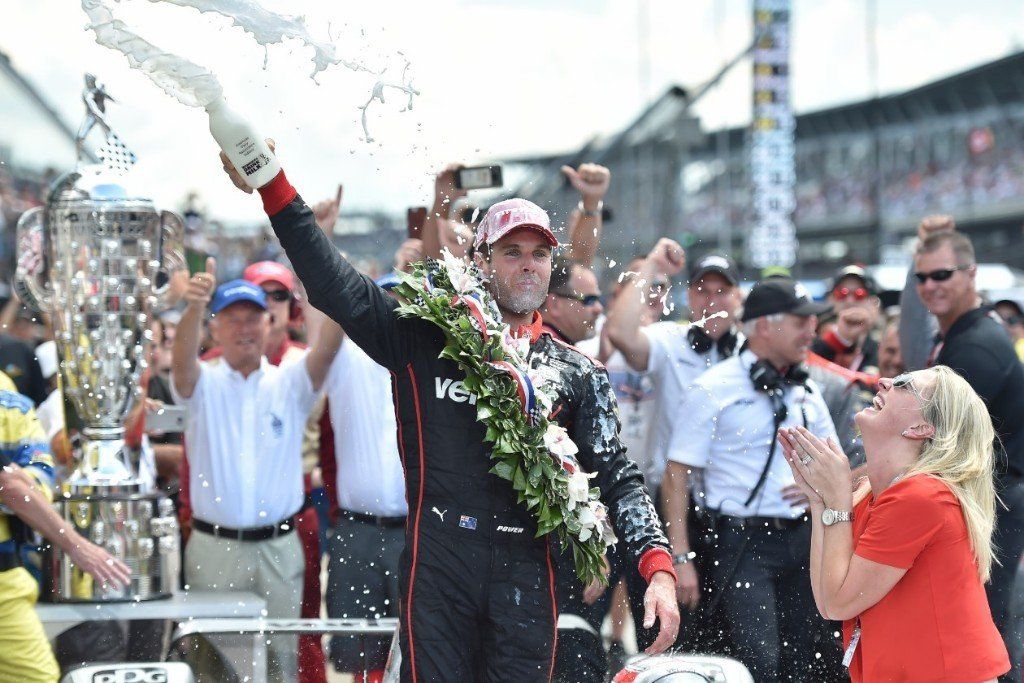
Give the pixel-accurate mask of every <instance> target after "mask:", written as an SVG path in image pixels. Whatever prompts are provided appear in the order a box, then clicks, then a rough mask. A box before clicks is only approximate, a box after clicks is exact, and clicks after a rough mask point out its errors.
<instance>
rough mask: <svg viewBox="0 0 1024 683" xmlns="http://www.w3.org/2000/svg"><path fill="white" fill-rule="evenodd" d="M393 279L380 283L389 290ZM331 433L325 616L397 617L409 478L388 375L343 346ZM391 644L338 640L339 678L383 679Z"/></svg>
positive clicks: (334, 644)
mask: <svg viewBox="0 0 1024 683" xmlns="http://www.w3.org/2000/svg"><path fill="white" fill-rule="evenodd" d="M398 282H399V278H398V277H397V276H396V275H395V274H393V273H389V274H388V275H385V276H384V277H382V278H380V279H379V280H377V284H378V285H379V286H380V287H381V288H383V289H385V290H390V289H391V288H392V287H394V286H395V285H397V284H398ZM324 391H325V392H326V394H327V405H328V407H329V409H330V415H331V426H332V427H333V432H334V457H335V462H336V463H337V483H336V488H335V489H334V490H335V492H336V495H337V501H336V502H337V506H338V517H337V518H336V519H335V520H334V535H333V536H332V537H331V539H330V540H329V541H328V542H327V549H328V550H327V551H328V553H329V554H330V558H331V559H330V564H329V565H328V573H327V595H326V599H325V603H326V605H327V615H328V616H329V617H331V618H333V619H359V618H374V617H376V618H380V617H397V616H398V604H399V599H400V596H399V594H398V573H399V562H398V560H399V557H400V556H401V554H402V548H403V547H404V546H405V518H406V515H407V513H408V509H409V508H408V505H407V503H406V500H405V478H404V473H403V472H402V461H401V458H400V456H399V454H398V435H397V426H396V422H395V404H394V399H393V397H392V394H391V373H390V372H388V371H387V370H386V369H384V368H382V367H381V366H380V365H377V363H375V362H374V361H373V360H372V359H371V358H370V357H369V356H368V355H366V352H365V351H363V350H362V349H361V348H359V347H358V346H356V344H354V343H353V342H352V341H351V340H345V341H344V342H343V343H342V345H341V350H340V351H338V355H337V356H336V357H335V359H334V363H333V364H332V365H331V370H330V372H329V373H328V375H327V381H326V382H325V384H324ZM390 642H391V637H390V636H389V637H387V638H384V639H380V640H375V639H373V638H359V639H356V638H351V637H340V636H337V637H334V638H332V639H331V648H330V653H331V660H332V661H333V663H334V668H335V669H336V670H337V671H345V672H359V673H356V679H357V680H362V678H360V676H361V672H363V671H367V672H369V676H368V677H367V680H368V681H374V680H380V677H382V676H383V670H384V666H385V664H386V662H387V655H388V646H389V644H390Z"/></svg>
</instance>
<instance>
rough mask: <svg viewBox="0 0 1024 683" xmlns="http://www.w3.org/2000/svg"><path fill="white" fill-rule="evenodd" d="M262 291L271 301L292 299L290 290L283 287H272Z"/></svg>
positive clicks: (279, 301) (280, 301) (282, 301)
mask: <svg viewBox="0 0 1024 683" xmlns="http://www.w3.org/2000/svg"><path fill="white" fill-rule="evenodd" d="M263 293H264V294H266V295H267V298H268V299H270V300H271V301H276V302H278V303H284V302H285V301H291V300H292V294H291V292H289V291H288V290H285V289H272V290H270V291H269V292H267V291H264V292H263Z"/></svg>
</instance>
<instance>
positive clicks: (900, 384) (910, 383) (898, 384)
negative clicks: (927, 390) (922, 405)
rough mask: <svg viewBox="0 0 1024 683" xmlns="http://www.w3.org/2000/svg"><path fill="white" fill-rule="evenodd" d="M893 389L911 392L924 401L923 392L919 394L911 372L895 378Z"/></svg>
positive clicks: (893, 379)
mask: <svg viewBox="0 0 1024 683" xmlns="http://www.w3.org/2000/svg"><path fill="white" fill-rule="evenodd" d="M892 388H893V389H902V390H904V391H909V392H910V393H912V394H913V395H914V396H917V398H919V399H920V400H922V401H923V400H924V396H922V395H921V392H919V391H918V390H917V387H915V386H914V376H913V375H912V374H910V373H909V372H905V373H903V374H902V375H896V376H895V377H893V378H892Z"/></svg>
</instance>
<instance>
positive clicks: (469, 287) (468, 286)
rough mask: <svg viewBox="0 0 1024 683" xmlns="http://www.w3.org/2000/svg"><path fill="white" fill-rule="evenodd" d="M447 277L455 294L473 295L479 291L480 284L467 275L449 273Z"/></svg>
mask: <svg viewBox="0 0 1024 683" xmlns="http://www.w3.org/2000/svg"><path fill="white" fill-rule="evenodd" d="M448 277H449V278H450V279H451V281H452V287H453V288H454V289H455V293H456V294H474V293H476V292H479V291H480V283H479V282H477V280H476V278H475V277H473V276H472V275H470V274H469V273H450V274H449V275H448ZM481 310H484V311H486V309H481Z"/></svg>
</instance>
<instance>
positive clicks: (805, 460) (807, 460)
mask: <svg viewBox="0 0 1024 683" xmlns="http://www.w3.org/2000/svg"><path fill="white" fill-rule="evenodd" d="M812 460H814V458H812V457H811V456H810V455H804V456H802V457H801V458H800V462H801V463H803V464H804V465H809V464H810V463H811V461H812Z"/></svg>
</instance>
